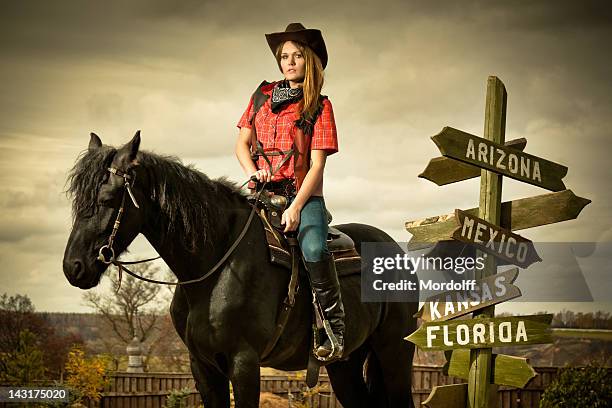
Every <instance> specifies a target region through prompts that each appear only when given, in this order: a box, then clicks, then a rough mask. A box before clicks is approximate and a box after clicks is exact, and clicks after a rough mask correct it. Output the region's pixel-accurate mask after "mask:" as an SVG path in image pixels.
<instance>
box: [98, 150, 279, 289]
mask: <svg viewBox="0 0 612 408" xmlns="http://www.w3.org/2000/svg"><path fill="white" fill-rule="evenodd" d="M285 159H286V160H288V158H285ZM286 160H283V161H282V162H281V163H280V164H279V165H278V166H277V167H276V169H275V171H273V172H272V173H271V174H272V175H273V174H275V173H276V171H278V169H279V168H280V167H281V166H282V165H283V164H284V163H285V161H286ZM107 170H108V171H109V172H110V173H112V174H115V175H117V176H119V177H122V178H123V195H122V197H121V205H120V206H119V210H118V212H117V217H116V218H115V223H114V224H113V230H112V232H111V234H110V236H109V237H108V243H107V244H106V245H103V246H102V247H101V248H100V250H99V251H98V258H97V259H98V260H99V261H100V262H103V263H105V264H107V265H111V264H112V265H115V266H116V267H117V270H118V272H119V283H118V285H117V289H116V291H117V292H118V291H119V288H120V287H121V278H122V276H123V271H125V272H126V273H127V274H128V275H131V276H133V277H134V278H136V279H140V280H143V281H145V282H149V283H158V284H162V285H173V286H179V285H187V284H190V283H196V282H201V281H203V280H205V279H206V278H208V277H209V276H210V275H212V274H213V273H214V272H215V271H216V270H217V269H219V267H220V266H221V265H223V263H224V262H225V261H226V260H227V258H229V256H230V255H231V254H232V252H234V250H235V249H236V247H237V246H238V244H239V243H240V241H241V240H242V238H243V237H244V235H245V234H246V232H247V230H248V228H249V225H251V221H252V220H253V216H254V215H255V212H256V210H257V206H256V205H252V208H251V212H250V214H249V218H248V219H247V221H246V223H245V224H244V227H243V228H242V231H240V234H239V235H238V237H236V239H235V240H234V243H233V244H232V245H231V246H230V247H229V248H228V249H227V251H225V254H224V255H223V256H222V257H221V259H219V261H218V262H217V263H216V264H215V265H214V266H213V267H212V268H210V269H209V270H208V272H206V273H205V274H204V275H202V276H200V277H199V278H196V279H191V280H187V281H177V282H168V281H160V280H156V279H150V278H147V277H144V276H140V275H138V274H136V273H134V272H132V271H131V270H129V269H128V268H126V267H125V265H135V264H139V263H145V262H151V261H154V260H156V259H159V258H161V257H159V256H157V257H155V258H148V259H142V260H139V261H120V260H118V259H117V258H116V257H115V250H114V249H113V244H114V243H115V238H116V236H117V232H118V231H119V227H120V226H121V218H122V216H123V213H124V212H125V203H126V196H129V197H130V199H131V200H132V203H133V204H134V207H136V208H137V209H140V206H139V205H138V202H137V201H136V197H135V196H134V193H133V192H132V187H133V183H134V181H135V178H136V177H135V176H131V175H130V174H128V173H127V172H124V171H122V170H120V169H117V168H115V167H109V168H108V169H107ZM130 180H131V184H130ZM256 180H257V179H256V178H255V176H251V178H250V179H249V180H247V181H246V182H244V183H243V184H242V186H240V188H242V187H243V186H244V185H245V184H247V183H248V182H249V181H256ZM266 184H267V182H263V183H262V184H261V187H260V189H259V190H257V193H256V194H255V196H254V199H255V202H257V200H258V199H259V196H260V195H261V193H262V192H263V191H264V187H265V185H266Z"/></svg>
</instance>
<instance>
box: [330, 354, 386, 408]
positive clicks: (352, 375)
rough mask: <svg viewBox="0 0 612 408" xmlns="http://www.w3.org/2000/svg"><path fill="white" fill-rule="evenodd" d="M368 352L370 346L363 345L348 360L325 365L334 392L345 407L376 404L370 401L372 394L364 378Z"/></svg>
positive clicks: (365, 407)
mask: <svg viewBox="0 0 612 408" xmlns="http://www.w3.org/2000/svg"><path fill="white" fill-rule="evenodd" d="M367 354H368V347H367V346H366V345H363V346H361V347H360V348H358V349H357V350H355V351H353V352H352V353H351V354H350V355H349V357H348V360H340V361H337V362H335V363H332V364H329V365H327V366H326V367H325V368H326V369H327V373H328V374H329V381H330V383H331V386H332V388H333V390H334V394H336V397H337V398H338V401H340V403H341V404H342V406H343V407H344V408H362V407H364V408H367V407H373V406H374V405H372V404H371V403H370V402H371V401H370V395H369V393H368V389H367V387H366V384H365V381H364V379H363V363H364V361H365V359H366V357H367Z"/></svg>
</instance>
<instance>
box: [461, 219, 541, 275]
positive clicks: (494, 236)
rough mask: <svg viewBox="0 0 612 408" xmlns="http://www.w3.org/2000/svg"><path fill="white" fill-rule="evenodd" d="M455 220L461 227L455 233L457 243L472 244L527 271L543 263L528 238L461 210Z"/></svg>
mask: <svg viewBox="0 0 612 408" xmlns="http://www.w3.org/2000/svg"><path fill="white" fill-rule="evenodd" d="M455 218H456V220H457V224H458V225H459V227H457V229H456V230H455V232H453V238H454V239H456V240H457V241H461V242H465V243H467V244H472V245H474V246H476V248H477V249H480V250H482V251H484V252H486V253H488V254H490V255H493V256H495V257H496V258H502V259H503V260H505V261H506V262H507V263H510V264H514V265H516V266H519V267H521V268H525V269H526V268H528V267H529V265H531V264H532V263H534V262H541V261H542V258H540V256H539V255H538V253H537V252H536V249H535V247H534V246H533V242H531V241H530V240H528V239H527V238H523V237H521V236H520V235H518V234H515V233H513V232H512V231H510V230H507V229H505V228H501V227H498V226H497V225H494V224H491V223H490V222H487V221H485V220H483V219H482V218H479V217H476V216H475V215H471V214H469V213H467V212H465V211H461V210H459V209H456V210H455Z"/></svg>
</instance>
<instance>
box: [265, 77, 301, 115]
mask: <svg viewBox="0 0 612 408" xmlns="http://www.w3.org/2000/svg"><path fill="white" fill-rule="evenodd" d="M302 96H303V93H302V88H291V86H289V81H287V80H284V81H281V82H279V83H278V84H277V85H276V86H275V87H274V89H273V90H272V101H271V104H272V112H274V113H278V112H279V111H280V110H281V109H282V108H283V107H284V106H285V105H287V104H290V103H293V102H297V101H299V100H300V99H302Z"/></svg>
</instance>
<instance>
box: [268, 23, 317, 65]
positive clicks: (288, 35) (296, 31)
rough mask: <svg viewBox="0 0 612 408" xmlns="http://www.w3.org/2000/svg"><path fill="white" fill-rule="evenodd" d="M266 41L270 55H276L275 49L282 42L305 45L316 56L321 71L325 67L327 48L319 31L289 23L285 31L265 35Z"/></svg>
mask: <svg viewBox="0 0 612 408" xmlns="http://www.w3.org/2000/svg"><path fill="white" fill-rule="evenodd" d="M266 40H268V45H269V46H270V49H271V50H272V54H275V53H276V48H277V47H278V45H279V44H280V43H282V42H284V41H297V42H301V43H303V44H306V45H307V46H309V47H310V48H312V50H313V51H314V53H315V54H317V56H318V57H319V59H320V60H321V65H323V69H325V66H326V65H327V48H326V47H325V41H324V40H323V35H322V34H321V30H317V29H314V28H306V27H304V26H303V25H302V24H301V23H291V24H289V25H288V26H287V28H285V31H281V32H278V33H271V34H266Z"/></svg>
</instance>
